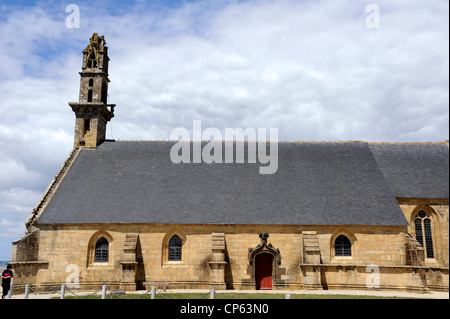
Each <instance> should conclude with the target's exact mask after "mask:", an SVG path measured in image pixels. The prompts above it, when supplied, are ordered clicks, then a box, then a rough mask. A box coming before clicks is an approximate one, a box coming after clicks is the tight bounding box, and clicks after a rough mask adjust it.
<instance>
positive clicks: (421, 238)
mask: <svg viewBox="0 0 450 319" xmlns="http://www.w3.org/2000/svg"><path fill="white" fill-rule="evenodd" d="M414 226H415V231H416V240H417V241H418V242H419V244H421V245H422V246H423V248H424V249H425V254H426V256H427V258H434V248H433V233H432V225H431V219H430V216H429V214H427V213H425V212H424V211H420V212H419V213H418V214H417V216H416V219H415V220H414Z"/></svg>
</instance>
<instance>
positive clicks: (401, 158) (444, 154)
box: [369, 143, 449, 198]
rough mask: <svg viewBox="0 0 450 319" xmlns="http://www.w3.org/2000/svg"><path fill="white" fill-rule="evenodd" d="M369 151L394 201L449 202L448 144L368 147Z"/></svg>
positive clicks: (372, 145)
mask: <svg viewBox="0 0 450 319" xmlns="http://www.w3.org/2000/svg"><path fill="white" fill-rule="evenodd" d="M369 147H370V149H371V150H372V152H373V154H374V156H375V159H376V161H377V163H378V166H379V167H380V168H381V170H382V172H383V174H384V177H385V178H386V180H387V181H388V183H389V185H390V187H391V189H392V192H393V193H394V195H395V196H396V197H417V198H449V173H448V172H449V157H448V153H449V148H448V144H442V143H405V144H370V145H369Z"/></svg>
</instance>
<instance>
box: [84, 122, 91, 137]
mask: <svg viewBox="0 0 450 319" xmlns="http://www.w3.org/2000/svg"><path fill="white" fill-rule="evenodd" d="M90 129H91V120H90V119H85V120H84V131H83V133H84V134H86V133H87V132H88V131H89V130H90Z"/></svg>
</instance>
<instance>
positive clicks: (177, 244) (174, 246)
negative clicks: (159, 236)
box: [169, 235, 183, 261]
mask: <svg viewBox="0 0 450 319" xmlns="http://www.w3.org/2000/svg"><path fill="white" fill-rule="evenodd" d="M182 245H183V242H182V241H181V238H180V237H178V235H173V236H172V238H170V241H169V260H170V261H177V260H178V261H180V260H181V246H182Z"/></svg>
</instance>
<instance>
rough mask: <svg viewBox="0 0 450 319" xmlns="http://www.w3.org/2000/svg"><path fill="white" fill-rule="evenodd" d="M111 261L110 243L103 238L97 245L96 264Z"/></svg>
mask: <svg viewBox="0 0 450 319" xmlns="http://www.w3.org/2000/svg"><path fill="white" fill-rule="evenodd" d="M108 260H109V242H108V240H107V239H106V238H105V237H101V238H100V239H99V240H97V242H96V243H95V257H94V261H95V262H108Z"/></svg>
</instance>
